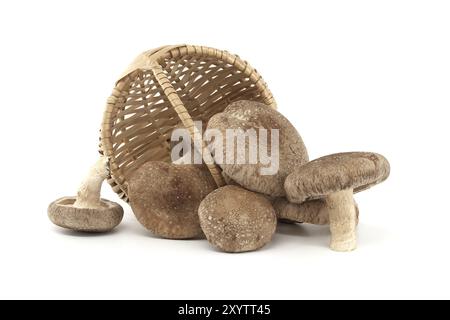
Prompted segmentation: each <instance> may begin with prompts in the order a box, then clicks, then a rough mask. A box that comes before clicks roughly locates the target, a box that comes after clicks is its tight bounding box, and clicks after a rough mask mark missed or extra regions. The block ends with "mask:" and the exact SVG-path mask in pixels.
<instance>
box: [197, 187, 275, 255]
mask: <svg viewBox="0 0 450 320" xmlns="http://www.w3.org/2000/svg"><path fill="white" fill-rule="evenodd" d="M198 215H199V217H200V224H201V227H202V230H203V232H204V233H205V235H206V238H207V239H208V241H209V242H210V243H211V244H212V245H214V246H215V247H217V248H219V249H220V250H222V251H225V252H245V251H253V250H257V249H259V248H261V247H263V246H264V245H266V244H267V243H268V242H269V241H270V240H271V239H272V236H273V234H274V232H275V228H276V224H277V218H276V214H275V210H274V209H273V207H272V205H271V204H270V202H269V200H267V199H266V197H264V196H263V195H261V194H258V193H255V192H252V191H248V190H245V189H243V188H241V187H238V186H225V187H222V188H219V189H217V190H215V191H213V192H212V193H210V194H209V195H208V196H206V198H205V199H204V200H203V201H202V202H201V204H200V207H199V209H198Z"/></svg>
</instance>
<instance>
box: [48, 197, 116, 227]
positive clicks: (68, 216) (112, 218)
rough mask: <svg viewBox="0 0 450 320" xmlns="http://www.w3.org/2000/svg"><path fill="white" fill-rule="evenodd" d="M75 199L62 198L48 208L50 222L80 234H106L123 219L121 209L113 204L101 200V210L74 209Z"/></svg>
mask: <svg viewBox="0 0 450 320" xmlns="http://www.w3.org/2000/svg"><path fill="white" fill-rule="evenodd" d="M75 201H76V197H64V198H60V199H58V200H56V201H54V202H52V203H51V204H50V205H49V207H48V217H49V218H50V220H51V221H52V222H53V223H54V224H56V225H57V226H60V227H62V228H66V229H71V230H74V231H81V232H93V233H94V232H107V231H111V230H112V229H114V228H115V227H116V226H118V225H119V223H120V222H121V221H122V218H123V208H122V207H121V206H120V205H119V204H118V203H115V202H112V201H109V200H106V199H101V203H102V204H103V205H104V207H103V208H76V207H74V206H73V204H74V203H75Z"/></svg>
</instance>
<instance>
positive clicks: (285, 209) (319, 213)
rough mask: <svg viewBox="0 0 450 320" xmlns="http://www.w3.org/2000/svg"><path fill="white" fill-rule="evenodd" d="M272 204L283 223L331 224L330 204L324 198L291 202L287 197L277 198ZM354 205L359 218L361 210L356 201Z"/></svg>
mask: <svg viewBox="0 0 450 320" xmlns="http://www.w3.org/2000/svg"><path fill="white" fill-rule="evenodd" d="M272 205H273V207H274V209H275V211H276V213H277V217H278V221H280V222H283V223H309V224H316V225H328V224H330V214H329V212H328V206H327V204H326V202H325V201H324V200H323V199H318V200H311V201H306V202H303V203H291V202H289V201H288V200H287V199H286V198H276V199H275V200H274V201H273V202H272ZM354 205H355V210H356V217H357V220H358V217H359V210H358V205H357V204H356V201H355V202H354Z"/></svg>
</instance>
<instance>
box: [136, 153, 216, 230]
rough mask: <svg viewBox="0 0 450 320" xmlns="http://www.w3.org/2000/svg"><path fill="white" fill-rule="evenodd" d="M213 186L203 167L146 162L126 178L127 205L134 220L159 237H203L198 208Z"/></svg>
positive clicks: (212, 181)
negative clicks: (128, 199)
mask: <svg viewBox="0 0 450 320" xmlns="http://www.w3.org/2000/svg"><path fill="white" fill-rule="evenodd" d="M215 187H216V185H215V183H214V180H213V178H212V176H211V174H210V173H209V172H208V170H207V169H206V167H205V166H201V165H175V164H171V163H165V162H157V161H155V162H147V163H145V164H144V165H142V166H141V167H140V168H138V169H137V170H136V171H135V173H134V174H133V175H132V176H131V178H130V179H129V185H128V193H129V198H130V205H131V208H132V209H133V212H134V214H135V216H136V218H137V219H138V221H139V222H140V223H141V224H142V225H143V226H144V227H145V228H147V229H148V230H150V231H151V232H153V233H154V234H155V235H158V236H160V237H163V238H169V239H190V238H197V237H201V236H203V232H202V230H201V228H200V222H199V218H198V214H197V211H198V206H199V205H200V202H201V201H202V200H203V198H205V197H206V195H208V194H209V193H210V192H212V191H213V190H214V189H215Z"/></svg>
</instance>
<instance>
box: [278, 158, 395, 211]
mask: <svg viewBox="0 0 450 320" xmlns="http://www.w3.org/2000/svg"><path fill="white" fill-rule="evenodd" d="M389 172H390V166H389V162H388V161H387V159H386V158H385V157H383V156H382V155H380V154H376V153H369V152H347V153H337V154H332V155H328V156H325V157H322V158H319V159H316V160H313V161H311V162H309V163H307V164H305V165H303V166H301V167H299V168H297V169H296V170H295V171H294V172H292V173H291V174H290V175H289V176H288V177H287V178H286V181H285V183H284V187H285V189H286V194H287V198H288V200H289V201H290V202H294V203H302V202H304V201H307V200H314V199H320V198H322V197H324V196H326V195H328V194H330V193H334V192H337V191H341V190H347V189H353V190H354V192H355V193H356V192H359V191H362V190H365V189H368V188H370V187H372V186H374V185H376V184H378V183H380V182H382V181H384V180H386V179H387V178H388V176H389Z"/></svg>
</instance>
